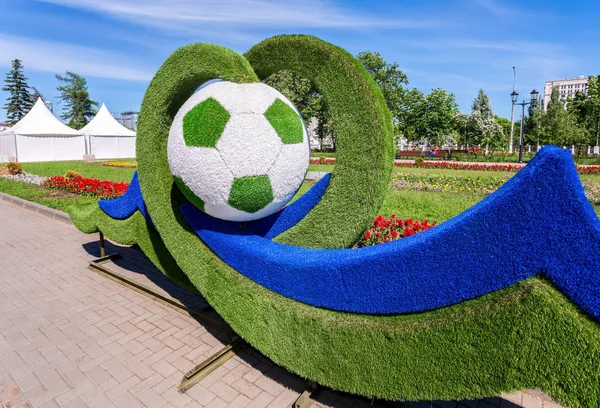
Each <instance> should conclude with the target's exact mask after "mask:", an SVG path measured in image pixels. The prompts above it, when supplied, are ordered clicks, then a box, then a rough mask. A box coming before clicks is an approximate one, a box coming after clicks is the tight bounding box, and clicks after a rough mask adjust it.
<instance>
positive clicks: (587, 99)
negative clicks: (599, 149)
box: [571, 75, 600, 146]
mask: <svg viewBox="0 0 600 408" xmlns="http://www.w3.org/2000/svg"><path fill="white" fill-rule="evenodd" d="M571 105H572V109H573V110H574V111H575V113H576V114H577V116H578V117H579V122H580V124H581V125H582V126H583V127H585V128H586V130H587V132H588V134H589V135H590V136H591V137H592V140H590V142H591V143H595V145H596V146H598V143H599V139H600V76H596V75H590V76H589V78H588V85H587V95H586V96H584V95H583V94H581V95H580V93H579V92H578V93H577V94H576V95H575V99H574V101H573V103H572V104H571Z"/></svg>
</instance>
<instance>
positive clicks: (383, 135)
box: [244, 35, 394, 248]
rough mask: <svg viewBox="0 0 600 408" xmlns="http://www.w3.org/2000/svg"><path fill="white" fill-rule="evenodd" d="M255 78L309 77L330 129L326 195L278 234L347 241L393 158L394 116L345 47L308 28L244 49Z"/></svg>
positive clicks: (369, 217)
mask: <svg viewBox="0 0 600 408" xmlns="http://www.w3.org/2000/svg"><path fill="white" fill-rule="evenodd" d="M244 55H245V56H246V58H247V59H248V61H250V64H251V65H252V67H253V68H254V71H255V72H256V73H257V74H258V76H259V77H260V78H267V77H268V76H269V75H271V74H274V73H276V72H279V71H282V70H289V71H293V72H295V73H297V74H299V75H300V76H301V77H304V78H306V79H309V80H310V81H312V82H314V84H315V86H316V87H317V89H318V90H319V92H320V93H321V94H322V95H323V98H324V99H325V102H326V103H327V107H328V109H329V112H330V114H331V119H332V122H333V127H334V129H335V133H336V153H337V154H336V160H337V163H336V166H335V169H334V170H333V175H332V177H331V181H330V183H329V187H328V188H327V191H326V192H325V195H324V196H323V198H322V199H321V201H320V202H319V203H318V204H317V206H316V207H315V208H314V209H313V210H312V211H311V212H310V213H309V214H308V215H307V216H306V217H305V218H304V219H303V220H302V221H300V222H299V223H298V225H296V226H294V227H293V228H291V229H290V230H289V231H286V232H284V233H283V234H281V235H280V236H279V237H277V239H276V240H277V241H279V242H282V243H287V244H291V245H296V246H303V247H313V248H346V247H350V246H352V245H353V244H354V243H355V242H356V241H357V240H358V238H359V236H360V235H361V234H362V233H363V232H364V230H365V229H366V228H367V227H368V226H369V225H370V223H371V222H372V221H373V219H374V218H375V216H376V215H377V211H378V210H379V207H380V206H381V204H382V203H383V199H384V197H385V193H386V191H387V186H388V183H389V180H390V174H391V171H392V167H393V163H394V147H393V139H394V138H393V131H392V117H391V114H390V111H389V109H388V108H387V106H386V104H385V100H384V98H383V94H382V92H381V89H380V88H379V86H378V85H377V84H376V83H375V81H374V80H373V78H371V76H370V75H369V74H368V73H367V71H366V70H365V68H364V67H363V66H362V64H361V63H360V62H359V61H358V60H356V59H355V58H354V57H352V55H350V54H349V53H348V52H347V51H345V50H343V49H342V48H340V47H337V46H335V45H332V44H329V43H326V42H325V41H322V40H320V39H318V38H315V37H310V36H306V35H281V36H277V37H273V38H269V39H267V40H264V41H262V42H261V43H259V44H257V45H255V46H254V47H252V48H251V49H250V50H249V51H248V52H247V53H246V54H244Z"/></svg>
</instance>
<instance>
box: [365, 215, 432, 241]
mask: <svg viewBox="0 0 600 408" xmlns="http://www.w3.org/2000/svg"><path fill="white" fill-rule="evenodd" d="M434 226H435V222H434V223H433V224H430V223H429V221H427V220H424V221H417V220H413V219H412V218H408V219H406V220H403V219H401V218H397V217H396V214H392V215H391V217H390V218H386V217H384V216H383V215H378V216H377V218H375V220H374V221H373V224H372V225H371V228H369V229H368V230H367V231H366V232H365V235H363V237H362V238H361V240H360V241H359V243H358V246H359V247H364V246H371V245H377V244H383V243H385V242H390V241H395V240H397V239H400V238H406V237H410V236H411V235H414V234H416V233H418V232H421V231H425V230H428V229H430V228H431V227H434Z"/></svg>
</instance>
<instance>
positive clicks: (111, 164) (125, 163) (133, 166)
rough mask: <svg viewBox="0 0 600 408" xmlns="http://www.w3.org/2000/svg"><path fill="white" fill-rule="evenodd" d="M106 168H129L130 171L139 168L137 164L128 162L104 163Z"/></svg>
mask: <svg viewBox="0 0 600 408" xmlns="http://www.w3.org/2000/svg"><path fill="white" fill-rule="evenodd" d="M104 166H108V167H127V168H130V169H134V168H136V167H137V163H134V162H126V161H107V162H104Z"/></svg>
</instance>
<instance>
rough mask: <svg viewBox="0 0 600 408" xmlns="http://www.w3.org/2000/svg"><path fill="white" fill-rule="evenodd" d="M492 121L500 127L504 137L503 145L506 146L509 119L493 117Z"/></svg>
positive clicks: (507, 142)
mask: <svg viewBox="0 0 600 408" xmlns="http://www.w3.org/2000/svg"><path fill="white" fill-rule="evenodd" d="M494 121H495V122H496V123H497V124H499V125H500V126H501V127H502V133H503V135H504V144H507V145H508V144H509V139H510V119H506V118H502V117H500V116H497V115H494Z"/></svg>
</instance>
